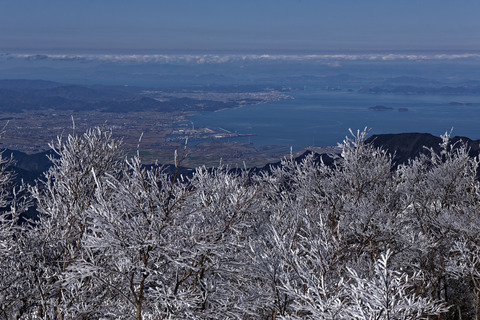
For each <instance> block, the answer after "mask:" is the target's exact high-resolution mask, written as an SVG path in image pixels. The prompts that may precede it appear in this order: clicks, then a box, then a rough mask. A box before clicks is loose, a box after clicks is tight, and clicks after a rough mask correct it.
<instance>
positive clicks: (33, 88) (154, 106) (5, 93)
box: [0, 79, 284, 113]
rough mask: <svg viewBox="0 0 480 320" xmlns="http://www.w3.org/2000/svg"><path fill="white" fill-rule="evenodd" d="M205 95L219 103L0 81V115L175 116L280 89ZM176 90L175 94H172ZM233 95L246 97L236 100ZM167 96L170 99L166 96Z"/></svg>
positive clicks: (120, 89)
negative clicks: (99, 113) (91, 112)
mask: <svg viewBox="0 0 480 320" xmlns="http://www.w3.org/2000/svg"><path fill="white" fill-rule="evenodd" d="M203 89H205V90H207V91H208V93H210V94H212V93H218V94H219V96H220V97H221V98H220V99H219V98H218V97H217V98H212V99H209V98H207V97H205V98H203V97H199V98H189V97H182V96H181V95H180V96H176V95H175V94H176V93H177V94H178V93H179V92H181V93H184V90H185V88H183V89H181V88H177V89H175V88H173V89H170V90H168V89H167V90H162V94H164V95H165V97H164V98H162V99H156V97H150V96H148V93H147V92H149V91H153V92H155V91H156V90H155V89H151V88H140V87H131V86H103V85H89V86H85V85H74V84H64V83H58V82H52V81H43V80H19V79H13V80H0V111H3V112H12V113H19V112H22V111H25V110H38V109H54V110H74V111H82V110H83V111H85V110H97V111H103V112H116V113H126V112H141V111H158V112H179V111H216V110H220V109H226V108H233V107H238V106H240V105H245V104H256V103H261V102H265V101H266V100H265V99H267V100H268V98H265V97H264V96H262V95H260V96H253V97H252V96H251V95H249V94H251V93H255V92H262V93H264V92H265V91H266V92H271V91H272V90H276V91H278V92H281V91H283V90H284V88H282V87H262V86H253V85H242V86H237V85H233V86H214V87H206V88H203ZM203 89H202V88H201V87H197V88H191V90H194V92H196V93H200V92H203ZM174 90H176V91H174ZM222 93H233V95H232V96H231V99H225V97H223V96H222ZM237 93H246V95H243V96H242V95H240V96H237V95H236V94H237ZM170 95H171V96H170Z"/></svg>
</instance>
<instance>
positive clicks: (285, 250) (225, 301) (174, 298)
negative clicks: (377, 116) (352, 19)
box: [0, 128, 480, 319]
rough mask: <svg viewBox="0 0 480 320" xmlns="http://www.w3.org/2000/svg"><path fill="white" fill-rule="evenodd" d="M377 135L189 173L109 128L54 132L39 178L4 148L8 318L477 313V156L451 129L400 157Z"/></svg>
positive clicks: (1, 304) (0, 289) (0, 280)
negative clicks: (332, 152) (255, 163)
mask: <svg viewBox="0 0 480 320" xmlns="http://www.w3.org/2000/svg"><path fill="white" fill-rule="evenodd" d="M366 136H367V132H366V131H363V132H361V131H359V132H356V133H352V136H350V137H347V138H346V139H345V140H344V141H343V142H342V143H341V144H340V147H341V155H340V156H338V157H334V158H333V159H334V162H333V164H332V163H330V161H331V159H332V158H329V163H328V164H327V163H323V162H322V161H321V158H320V160H319V158H318V157H315V156H314V155H313V154H310V155H306V156H305V157H303V158H302V160H301V161H296V160H295V159H294V158H293V157H292V158H286V159H285V160H284V161H282V163H281V165H280V166H274V167H272V168H271V169H270V170H268V171H266V170H264V171H260V172H257V173H252V172H249V171H248V170H243V171H238V170H237V171H232V170H229V168H227V167H218V168H214V169H207V168H205V167H200V168H197V169H196V170H195V172H194V174H193V175H191V176H189V177H185V176H183V175H181V174H175V173H173V174H172V173H170V172H167V171H165V170H164V169H163V168H162V167H161V166H155V165H154V166H144V165H143V164H142V161H141V159H140V157H139V156H135V157H133V158H126V157H125V155H124V154H123V152H122V143H121V141H119V140H115V139H113V138H112V135H111V132H110V131H105V130H104V129H100V128H95V129H91V130H88V131H87V132H85V133H84V134H83V135H76V134H72V135H70V136H68V137H66V138H65V139H62V138H59V139H58V140H57V141H55V142H54V143H52V145H51V148H52V150H53V152H54V153H53V154H55V156H53V155H52V156H51V157H50V160H51V161H52V163H53V166H52V167H50V169H49V170H48V171H46V172H45V173H44V175H43V177H42V178H41V179H40V180H39V181H37V182H36V183H35V184H34V185H18V186H12V182H13V181H14V180H13V177H12V174H11V172H10V171H8V170H5V168H6V167H8V166H9V165H11V163H10V160H9V159H8V158H5V157H4V158H3V161H2V163H3V165H2V170H1V172H0V173H1V175H0V190H1V193H0V200H1V201H0V203H1V206H2V207H4V208H6V209H5V211H4V212H3V213H2V214H1V215H0V255H1V256H2V259H0V317H3V318H5V319H478V317H479V314H480V310H479V308H480V263H479V261H480V223H479V222H480V214H479V213H480V210H479V209H480V183H479V181H478V180H477V170H478V165H479V158H478V157H472V156H471V155H469V150H468V148H467V147H466V146H465V145H463V144H462V142H461V141H457V142H456V143H452V141H451V140H450V136H449V135H448V134H445V135H444V136H442V138H441V140H440V146H439V149H438V150H437V149H433V148H432V149H430V150H427V152H426V153H424V154H421V155H419V156H418V157H417V158H415V159H410V160H409V161H406V162H405V163H404V164H399V165H394V163H393V160H392V156H391V155H390V154H389V153H388V152H387V151H385V150H382V149H380V148H377V147H375V146H374V145H373V144H372V143H366V142H365V140H366ZM186 152H187V150H179V152H178V154H175V165H176V166H177V167H178V168H179V167H180V166H181V163H182V159H183V158H184V156H185V153H186ZM32 205H35V206H36V207H37V210H38V212H39V216H38V218H37V219H36V220H34V221H33V220H32V221H29V222H28V223H20V222H19V219H20V216H21V215H22V213H23V212H24V211H25V210H27V208H28V207H29V206H32Z"/></svg>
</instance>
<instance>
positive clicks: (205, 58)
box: [0, 53, 480, 66]
mask: <svg viewBox="0 0 480 320" xmlns="http://www.w3.org/2000/svg"><path fill="white" fill-rule="evenodd" d="M0 59H25V60H46V59H47V60H53V61H82V62H113V63H147V64H148V63H153V64H170V63H176V64H219V63H220V64H225V63H232V62H264V61H285V62H303V61H305V62H315V61H318V62H320V63H325V64H326V65H331V66H339V65H341V61H362V60H364V61H394V60H406V61H411V60H458V59H480V53H455V54H444V53H437V54H397V53H387V54H379V53H372V54H305V55H302V54H246V55H245V54H244V55H239V54H223V55H217V54H203V55H202V54H197V55H196V54H37V53H34V54H25V53H18V54H17V53H0Z"/></svg>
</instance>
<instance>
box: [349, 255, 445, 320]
mask: <svg viewBox="0 0 480 320" xmlns="http://www.w3.org/2000/svg"><path fill="white" fill-rule="evenodd" d="M391 255H392V252H391V251H390V250H387V251H386V252H385V253H382V254H381V255H380V258H379V259H378V261H376V262H375V265H374V275H373V277H372V278H367V279H365V278H363V277H360V276H359V275H358V273H357V271H355V270H354V269H351V268H348V271H349V273H350V277H351V279H352V283H350V285H345V287H346V289H347V296H348V299H347V300H346V303H345V304H346V307H345V313H346V317H347V318H348V319H358V320H371V319H378V320H397V319H398V320H408V319H411V320H417V319H433V318H434V316H438V315H439V314H441V313H444V312H446V311H447V310H448V307H447V306H446V305H445V304H444V303H440V302H438V301H435V300H432V299H430V298H423V297H421V296H418V295H417V294H415V291H414V287H415V281H418V280H421V275H420V273H418V272H417V273H414V274H413V275H412V276H410V277H409V276H408V275H407V274H406V273H403V272H400V271H397V270H394V269H391V267H390V263H389V261H390V258H391Z"/></svg>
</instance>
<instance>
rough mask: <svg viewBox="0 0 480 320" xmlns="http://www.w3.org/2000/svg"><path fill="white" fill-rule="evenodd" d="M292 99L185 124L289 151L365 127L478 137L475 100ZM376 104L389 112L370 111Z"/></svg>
mask: <svg viewBox="0 0 480 320" xmlns="http://www.w3.org/2000/svg"><path fill="white" fill-rule="evenodd" d="M291 96H292V97H293V99H288V100H282V101H276V102H271V103H266V104H259V105H253V106H245V107H242V108H237V109H228V110H222V111H218V112H208V113H201V114H197V115H195V116H193V117H192V118H190V120H191V121H193V123H194V124H195V126H196V127H222V128H225V129H227V130H229V131H238V132H239V133H248V134H254V136H251V137H243V138H239V139H242V140H243V141H247V140H248V141H250V142H251V143H253V144H254V145H255V146H257V147H261V146H266V145H277V146H285V147H286V148H289V147H290V146H291V147H293V149H294V150H298V149H300V148H303V147H307V146H312V145H315V146H332V145H336V144H337V142H340V141H342V140H343V139H344V137H345V136H346V135H347V134H349V133H348V129H349V128H351V129H352V130H357V129H360V130H363V128H365V127H368V128H370V129H371V131H370V132H371V134H381V133H402V132H428V133H431V134H433V135H437V136H438V135H440V134H443V133H444V132H445V131H450V130H451V129H452V128H453V135H460V136H467V137H469V138H472V139H479V138H480V126H479V120H480V109H479V108H480V96H457V95H394V94H384V95H381V94H365V93H358V92H350V91H333V92H332V91H325V90H309V91H296V92H292V93H291ZM452 102H459V103H464V104H465V105H456V104H452ZM467 104H468V105H467ZM377 105H381V106H384V107H387V108H392V109H389V110H384V111H375V110H371V109H369V108H370V107H375V106H377Z"/></svg>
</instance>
